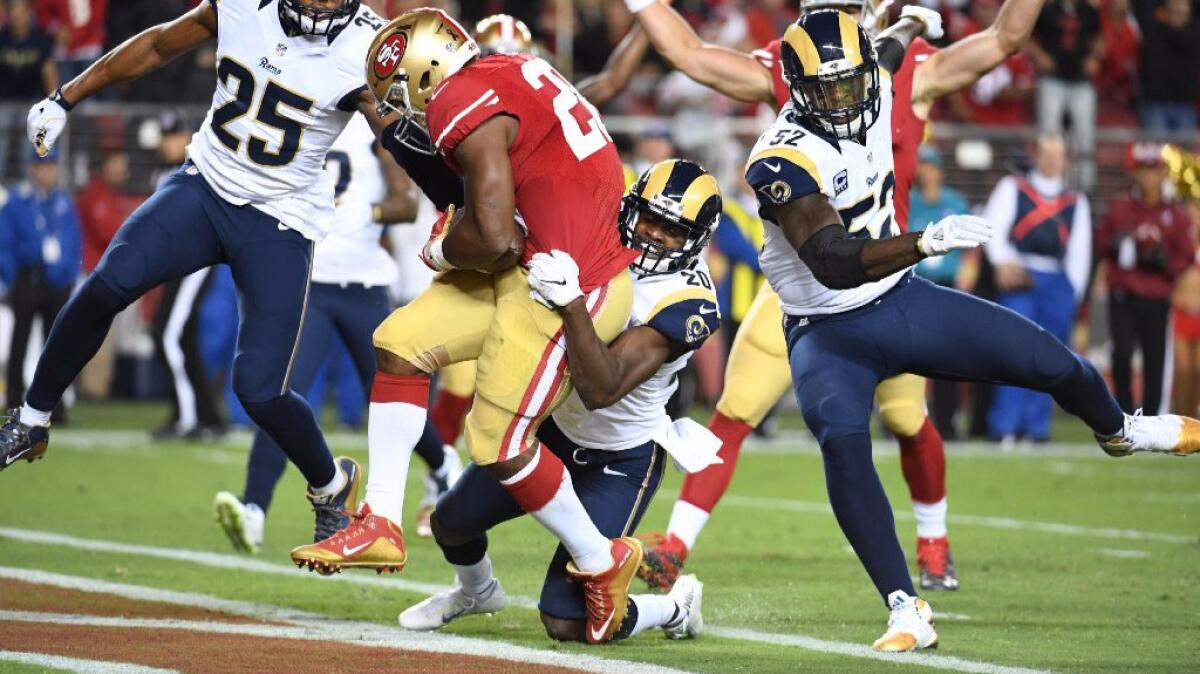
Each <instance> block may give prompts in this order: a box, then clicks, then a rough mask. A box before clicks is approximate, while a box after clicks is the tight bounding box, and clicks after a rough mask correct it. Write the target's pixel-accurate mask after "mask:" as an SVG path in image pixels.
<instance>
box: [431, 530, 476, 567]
mask: <svg viewBox="0 0 1200 674" xmlns="http://www.w3.org/2000/svg"><path fill="white" fill-rule="evenodd" d="M437 544H438V546H439V547H440V548H441V549H442V556H443V557H445V558H446V561H447V562H450V563H451V564H457V565H459V566H470V565H472V564H478V563H479V560H481V559H483V556H484V555H486V554H487V549H488V539H487V534H479V535H478V536H476V537H475V538H472V539H470V540H468V541H466V542H465V543H462V544H461V545H443V544H442V542H441V541H438V542H437Z"/></svg>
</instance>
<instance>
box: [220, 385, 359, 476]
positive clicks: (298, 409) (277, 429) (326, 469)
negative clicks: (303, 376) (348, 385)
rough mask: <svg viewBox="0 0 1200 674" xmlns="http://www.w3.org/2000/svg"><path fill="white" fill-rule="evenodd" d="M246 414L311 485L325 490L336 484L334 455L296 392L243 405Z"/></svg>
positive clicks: (309, 408)
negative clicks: (331, 484) (328, 485)
mask: <svg viewBox="0 0 1200 674" xmlns="http://www.w3.org/2000/svg"><path fill="white" fill-rule="evenodd" d="M242 407H244V408H245V409H246V414H249V415H250V418H251V419H253V420H254V423H256V424H258V427H259V428H260V429H262V430H263V431H264V432H266V433H267V435H270V436H271V439H272V440H274V441H275V442H276V444H278V445H279V448H280V449H282V450H283V452H284V453H285V454H287V457H288V459H290V460H291V462H292V463H294V464H296V467H297V468H299V469H300V472H301V473H302V474H303V475H304V479H305V480H307V481H308V484H309V485H312V486H314V487H323V486H325V485H327V484H329V483H330V482H331V481H333V476H334V475H336V474H337V469H336V468H334V465H333V455H332V454H330V452H329V446H328V445H326V444H325V436H323V435H321V427H320V426H318V425H317V419H316V417H315V416H313V411H312V408H311V407H309V406H308V403H307V402H305V401H304V398H301V397H300V396H298V395H296V393H295V392H294V391H288V392H287V393H285V394H283V395H281V396H279V397H278V398H273V399H271V400H267V401H265V402H259V403H252V402H247V401H245V400H243V401H242Z"/></svg>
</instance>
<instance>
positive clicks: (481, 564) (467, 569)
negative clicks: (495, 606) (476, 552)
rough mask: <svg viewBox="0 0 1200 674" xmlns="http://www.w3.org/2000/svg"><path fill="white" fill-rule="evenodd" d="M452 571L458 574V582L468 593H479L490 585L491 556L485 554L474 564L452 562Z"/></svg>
mask: <svg viewBox="0 0 1200 674" xmlns="http://www.w3.org/2000/svg"><path fill="white" fill-rule="evenodd" d="M453 566H454V573H455V574H457V575H458V584H459V585H460V586H462V589H463V592H466V593H467V594H468V595H475V596H477V595H481V594H483V593H484V592H486V591H487V589H488V588H489V587H491V586H492V581H493V580H494V577H493V576H492V558H491V557H488V556H487V555H484V556H483V559H481V560H479V561H478V562H475V563H474V564H468V565H459V564H454V565H453Z"/></svg>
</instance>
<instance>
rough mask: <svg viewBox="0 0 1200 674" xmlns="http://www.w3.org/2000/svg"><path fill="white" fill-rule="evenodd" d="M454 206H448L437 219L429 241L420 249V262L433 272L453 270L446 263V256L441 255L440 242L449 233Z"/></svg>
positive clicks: (430, 232)
mask: <svg viewBox="0 0 1200 674" xmlns="http://www.w3.org/2000/svg"><path fill="white" fill-rule="evenodd" d="M455 210H456V209H455V208H454V204H450V206H449V207H447V208H446V210H445V211H443V212H442V214H441V215H439V216H438V219H437V220H436V221H435V222H434V223H433V229H431V230H430V231H429V240H428V241H426V242H425V245H424V246H422V247H421V262H424V263H425V266H426V267H429V268H430V269H432V270H434V271H438V272H441V271H449V270H451V269H454V265H452V264H450V263H449V262H447V261H446V256H445V255H444V254H443V253H442V242H443V241H444V240H445V239H446V234H449V233H450V226H451V225H452V224H454V214H455Z"/></svg>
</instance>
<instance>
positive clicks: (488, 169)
mask: <svg viewBox="0 0 1200 674" xmlns="http://www.w3.org/2000/svg"><path fill="white" fill-rule="evenodd" d="M518 129H519V126H518V123H517V120H516V119H514V118H512V117H508V116H506V115H499V116H496V117H492V118H491V119H489V120H487V121H486V122H484V123H483V124H480V125H479V127H477V128H476V129H475V130H474V131H472V132H471V133H470V134H469V135H468V136H467V137H466V138H464V139H463V140H462V141H461V142H459V144H458V146H457V147H455V148H454V160H455V161H456V162H458V165H459V166H460V167H462V170H463V184H464V190H465V197H466V203H465V205H464V206H463V211H462V217H461V219H460V220H459V221H458V222H457V223H455V224H454V226H453V228H452V229H450V232H449V233H448V234H447V235H446V239H445V242H444V243H443V244H442V254H443V256H444V257H445V260H446V262H448V263H450V265H452V266H454V267H456V268H458V269H479V270H483V271H493V272H495V271H501V270H503V269H507V268H509V267H511V266H513V265H515V264H516V263H517V262H518V261H519V260H520V258H521V248H520V245H519V238H518V236H517V222H516V219H515V215H516V208H517V206H516V191H515V187H514V182H513V175H512V164H511V163H510V160H509V156H508V148H509V147H510V146H511V145H512V142H513V140H514V139H515V138H516V136H517V131H518Z"/></svg>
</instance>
